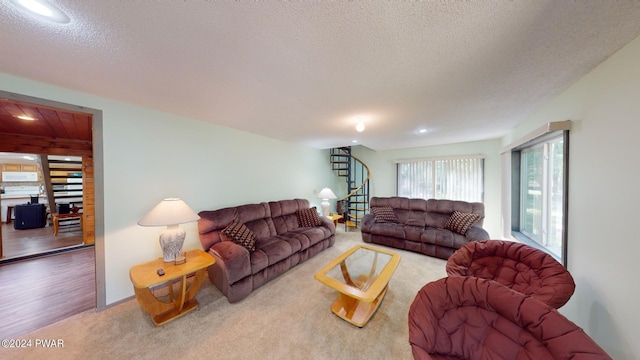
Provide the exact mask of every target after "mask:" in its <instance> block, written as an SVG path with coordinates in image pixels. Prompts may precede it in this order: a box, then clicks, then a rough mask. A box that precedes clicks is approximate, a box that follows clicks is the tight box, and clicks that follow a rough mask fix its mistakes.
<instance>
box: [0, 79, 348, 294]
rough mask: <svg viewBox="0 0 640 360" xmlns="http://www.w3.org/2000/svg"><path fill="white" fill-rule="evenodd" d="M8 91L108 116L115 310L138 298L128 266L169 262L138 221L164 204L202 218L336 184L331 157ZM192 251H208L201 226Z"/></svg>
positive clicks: (165, 118)
mask: <svg viewBox="0 0 640 360" xmlns="http://www.w3.org/2000/svg"><path fill="white" fill-rule="evenodd" d="M0 90H4V91H7V92H12V93H17V94H22V95H28V96H33V97H38V98H44V99H49V100H54V101H59V102H63V103H68V104H73V105H80V106H85V107H89V108H95V109H100V110H102V111H103V133H104V136H103V142H104V148H103V150H104V198H105V204H104V224H105V237H104V249H105V268H106V279H105V280H106V304H107V305H108V304H111V303H114V302H117V301H119V300H122V299H124V298H127V297H130V296H132V295H133V287H132V285H131V282H130V280H129V268H130V267H131V266H133V265H134V264H137V263H141V262H144V261H148V260H152V259H154V258H157V257H160V256H161V255H162V251H161V249H160V246H159V245H158V236H159V234H160V231H161V228H153V227H152V228H146V227H140V226H138V225H137V224H136V222H137V221H138V220H139V219H140V218H141V217H142V216H144V215H145V214H146V212H147V211H149V210H150V209H151V208H152V207H153V206H155V205H156V204H157V203H158V202H159V201H160V200H162V198H164V197H169V196H176V197H181V198H182V199H184V200H185V202H186V203H187V204H189V205H190V206H191V207H192V208H193V209H194V210H195V211H196V212H197V211H200V210H206V209H216V208H220V207H225V206H233V205H238V204H245V203H253V202H261V201H271V200H281V199H291V198H295V197H299V198H306V199H309V201H311V203H312V205H316V206H318V208H320V201H321V200H319V199H317V198H316V197H315V195H316V193H317V192H318V191H320V189H321V188H322V187H324V186H328V185H330V184H333V183H334V181H335V178H334V175H333V173H332V172H331V167H330V164H329V157H328V154H327V153H326V152H325V151H320V150H316V149H311V148H308V147H303V146H299V145H294V144H290V143H286V142H282V141H278V140H274V139H270V138H265V137H262V136H257V135H253V134H249V133H246V132H241V131H236V130H233V129H229V128H225V127H221V126H216V125H213V124H210V123H206V122H202V121H197V120H193V119H188V118H184V117H180V116H176V115H172V114H167V113H163V112H159V111H155V110H151V109H146V108H142V107H138V106H133V105H130V104H125V103H121V102H117V101H112V100H109V99H105V98H101V97H97V96H92V95H88V94H84V93H79V92H75V91H70V90H67V89H63V88H59V87H55V86H51V85H47V84H42V83H37V82H33V81H30V80H26V79H22V78H18V77H15V76H11V75H7V74H1V73H0ZM182 226H183V227H184V228H185V230H186V231H187V238H186V240H185V245H184V248H185V249H193V248H199V247H200V243H199V240H198V236H197V229H196V223H191V224H184V225H182Z"/></svg>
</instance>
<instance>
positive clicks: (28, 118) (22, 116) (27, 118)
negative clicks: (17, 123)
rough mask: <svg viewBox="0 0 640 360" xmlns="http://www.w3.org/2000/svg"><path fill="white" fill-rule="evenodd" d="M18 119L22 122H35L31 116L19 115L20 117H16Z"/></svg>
mask: <svg viewBox="0 0 640 360" xmlns="http://www.w3.org/2000/svg"><path fill="white" fill-rule="evenodd" d="M16 117H17V118H18V119H22V120H27V121H33V120H35V118H32V117H31V116H27V115H20V116H16Z"/></svg>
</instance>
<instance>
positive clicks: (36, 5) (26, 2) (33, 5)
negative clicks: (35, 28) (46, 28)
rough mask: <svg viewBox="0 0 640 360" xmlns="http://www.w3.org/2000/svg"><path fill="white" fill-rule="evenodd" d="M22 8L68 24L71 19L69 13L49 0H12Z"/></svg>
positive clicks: (33, 14) (41, 16)
mask: <svg viewBox="0 0 640 360" xmlns="http://www.w3.org/2000/svg"><path fill="white" fill-rule="evenodd" d="M11 2H12V3H13V4H14V5H16V6H17V7H19V8H20V9H23V10H26V11H27V13H29V15H32V16H34V17H36V18H39V19H44V20H47V21H53V22H57V23H60V24H67V23H69V22H70V21H71V19H69V17H68V16H67V14H65V13H64V12H62V10H60V9H58V8H57V7H55V6H53V5H52V4H50V3H49V2H48V1H47V0H11Z"/></svg>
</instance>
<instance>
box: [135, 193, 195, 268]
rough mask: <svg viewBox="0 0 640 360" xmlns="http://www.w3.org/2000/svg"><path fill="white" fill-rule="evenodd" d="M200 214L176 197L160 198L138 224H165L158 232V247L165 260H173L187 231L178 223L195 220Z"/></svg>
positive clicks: (179, 251)
mask: <svg viewBox="0 0 640 360" xmlns="http://www.w3.org/2000/svg"><path fill="white" fill-rule="evenodd" d="M198 219H200V216H198V214H196V213H195V212H194V211H193V210H191V208H190V207H189V205H187V204H186V203H185V202H184V201H182V200H181V199H178V198H167V199H164V200H162V201H161V202H160V203H159V204H158V205H156V207H154V208H153V209H151V211H149V212H148V213H147V215H145V216H144V217H143V218H142V219H140V221H138V225H140V226H166V227H167V228H166V229H164V230H163V231H162V233H160V247H161V248H162V257H163V258H164V261H165V262H172V261H175V260H176V258H177V257H179V256H180V254H181V252H182V244H183V243H184V238H185V237H186V235H187V233H186V232H185V231H184V229H183V228H182V227H180V224H184V223H188V222H192V221H196V220H198Z"/></svg>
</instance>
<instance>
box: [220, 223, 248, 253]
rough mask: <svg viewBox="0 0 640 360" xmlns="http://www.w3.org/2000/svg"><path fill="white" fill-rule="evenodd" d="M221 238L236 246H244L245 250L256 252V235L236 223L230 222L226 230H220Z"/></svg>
mask: <svg viewBox="0 0 640 360" xmlns="http://www.w3.org/2000/svg"><path fill="white" fill-rule="evenodd" d="M221 234H222V237H223V240H224V237H226V238H227V240H231V241H233V242H234V243H236V244H238V245H242V246H244V248H245V249H247V250H249V251H250V252H253V251H255V250H256V245H255V244H256V235H255V234H254V233H253V231H251V229H249V228H248V227H246V226H245V225H244V224H242V223H239V222H237V221H234V222H232V223H231V224H229V225H228V226H227V227H226V228H224V229H222V232H221Z"/></svg>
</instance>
